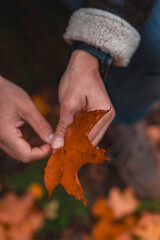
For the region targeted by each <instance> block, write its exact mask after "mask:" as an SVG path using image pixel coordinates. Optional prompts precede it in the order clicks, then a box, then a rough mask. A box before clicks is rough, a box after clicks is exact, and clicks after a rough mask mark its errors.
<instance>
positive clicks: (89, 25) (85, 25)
mask: <svg viewBox="0 0 160 240" xmlns="http://www.w3.org/2000/svg"><path fill="white" fill-rule="evenodd" d="M64 39H65V40H66V41H67V42H68V43H72V41H73V40H77V41H83V42H86V43H88V44H91V45H93V46H95V47H97V48H100V49H101V50H102V51H104V52H106V53H109V54H110V55H111V56H112V57H113V58H114V63H115V64H116V65H117V64H118V65H119V66H127V64H128V63H129V61H130V59H131V57H132V55H133V54H134V52H135V50H136V49H137V47H138V45H139V42H140V35H139V33H138V31H137V30H136V29H135V28H134V27H133V26H132V25H131V24H130V23H128V22H127V21H126V20H124V19H122V18H120V17H118V16H117V15H114V14H112V13H110V12H107V11H104V10H99V9H96V8H81V9H79V10H77V11H75V12H74V13H73V15H72V16H71V18H70V21H69V25H68V27H67V29H66V32H65V34H64Z"/></svg>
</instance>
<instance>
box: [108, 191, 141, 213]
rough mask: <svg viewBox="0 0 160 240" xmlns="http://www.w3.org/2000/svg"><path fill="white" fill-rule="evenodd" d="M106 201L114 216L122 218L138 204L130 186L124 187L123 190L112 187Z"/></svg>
mask: <svg viewBox="0 0 160 240" xmlns="http://www.w3.org/2000/svg"><path fill="white" fill-rule="evenodd" d="M107 202H108V206H109V208H110V209H111V210H112V211H113V213H114V217H115V218H122V217H124V216H126V215H129V214H131V213H133V212H134V211H135V209H136V208H137V206H138V200H137V198H136V197H135V196H134V193H133V191H132V189H130V188H128V189H125V190H124V192H121V191H120V190H119V189H118V188H112V189H111V191H110V192H109V198H108V201H107Z"/></svg>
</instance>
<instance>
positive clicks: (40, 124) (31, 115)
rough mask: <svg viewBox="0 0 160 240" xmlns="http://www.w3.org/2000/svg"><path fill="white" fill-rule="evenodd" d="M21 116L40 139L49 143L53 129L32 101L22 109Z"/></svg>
mask: <svg viewBox="0 0 160 240" xmlns="http://www.w3.org/2000/svg"><path fill="white" fill-rule="evenodd" d="M21 117H22V118H23V119H24V120H25V121H26V122H27V123H28V124H29V125H30V126H31V127H32V128H33V129H34V130H35V132H36V133H37V134H38V136H39V137H40V138H41V140H43V141H44V142H46V143H49V144H51V142H52V140H53V136H54V134H53V129H52V127H51V125H50V124H49V123H48V122H47V121H46V119H45V118H44V117H43V116H42V115H41V114H40V112H39V111H38V109H37V108H36V106H35V105H34V103H33V102H31V103H30V104H29V105H28V106H27V109H25V110H23V113H22V116H21Z"/></svg>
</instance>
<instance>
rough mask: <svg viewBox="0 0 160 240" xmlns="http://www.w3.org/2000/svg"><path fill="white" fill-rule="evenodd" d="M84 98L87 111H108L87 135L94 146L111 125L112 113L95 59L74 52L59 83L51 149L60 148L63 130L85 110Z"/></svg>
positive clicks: (112, 109)
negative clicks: (57, 108)
mask: <svg viewBox="0 0 160 240" xmlns="http://www.w3.org/2000/svg"><path fill="white" fill-rule="evenodd" d="M86 97H87V100H88V105H87V110H88V111H93V110H96V109H103V110H109V109H110V111H109V113H107V114H106V115H105V116H104V117H103V118H102V119H101V120H100V121H99V122H98V123H97V124H96V126H95V127H94V128H93V130H92V131H91V133H90V134H89V139H90V141H91V142H92V143H93V144H94V145H97V143H98V142H99V141H100V140H101V138H102V137H103V135H104V133H105V131H106V129H107V128H108V126H109V125H110V123H111V122H112V120H113V118H114V116H115V111H114V108H113V106H112V104H111V102H110V99H109V96H108V94H107V92H106V88H105V86H104V84H103V81H102V79H101V76H100V74H99V63H98V60H97V58H96V57H94V56H92V55H91V54H89V53H87V52H84V51H82V50H76V51H74V52H73V53H72V56H71V59H70V62H69V64H68V67H67V69H66V71H65V73H64V75H63V76H62V78H61V81H60V86H59V101H60V119H59V123H58V125H57V129H56V131H55V135H54V139H53V142H52V148H53V149H57V148H59V147H61V146H63V144H64V134H65V131H66V128H67V126H68V125H69V124H70V123H72V121H73V117H74V115H75V113H76V112H78V111H79V110H80V109H82V108H83V107H84V106H85V104H86ZM53 152H54V151H53Z"/></svg>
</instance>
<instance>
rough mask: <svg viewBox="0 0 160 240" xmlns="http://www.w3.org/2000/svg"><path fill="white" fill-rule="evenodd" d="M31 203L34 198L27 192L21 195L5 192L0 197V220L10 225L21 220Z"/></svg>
mask: <svg viewBox="0 0 160 240" xmlns="http://www.w3.org/2000/svg"><path fill="white" fill-rule="evenodd" d="M33 203H34V198H33V197H32V195H31V194H29V193H26V194H25V195H24V196H22V197H19V196H17V195H16V194H15V193H8V194H6V195H5V196H4V197H3V198H1V199H0V221H1V222H3V223H4V224H10V225H13V224H17V223H19V222H21V221H23V219H24V218H25V217H26V216H27V215H28V211H29V210H30V208H31V207H32V206H33Z"/></svg>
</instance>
